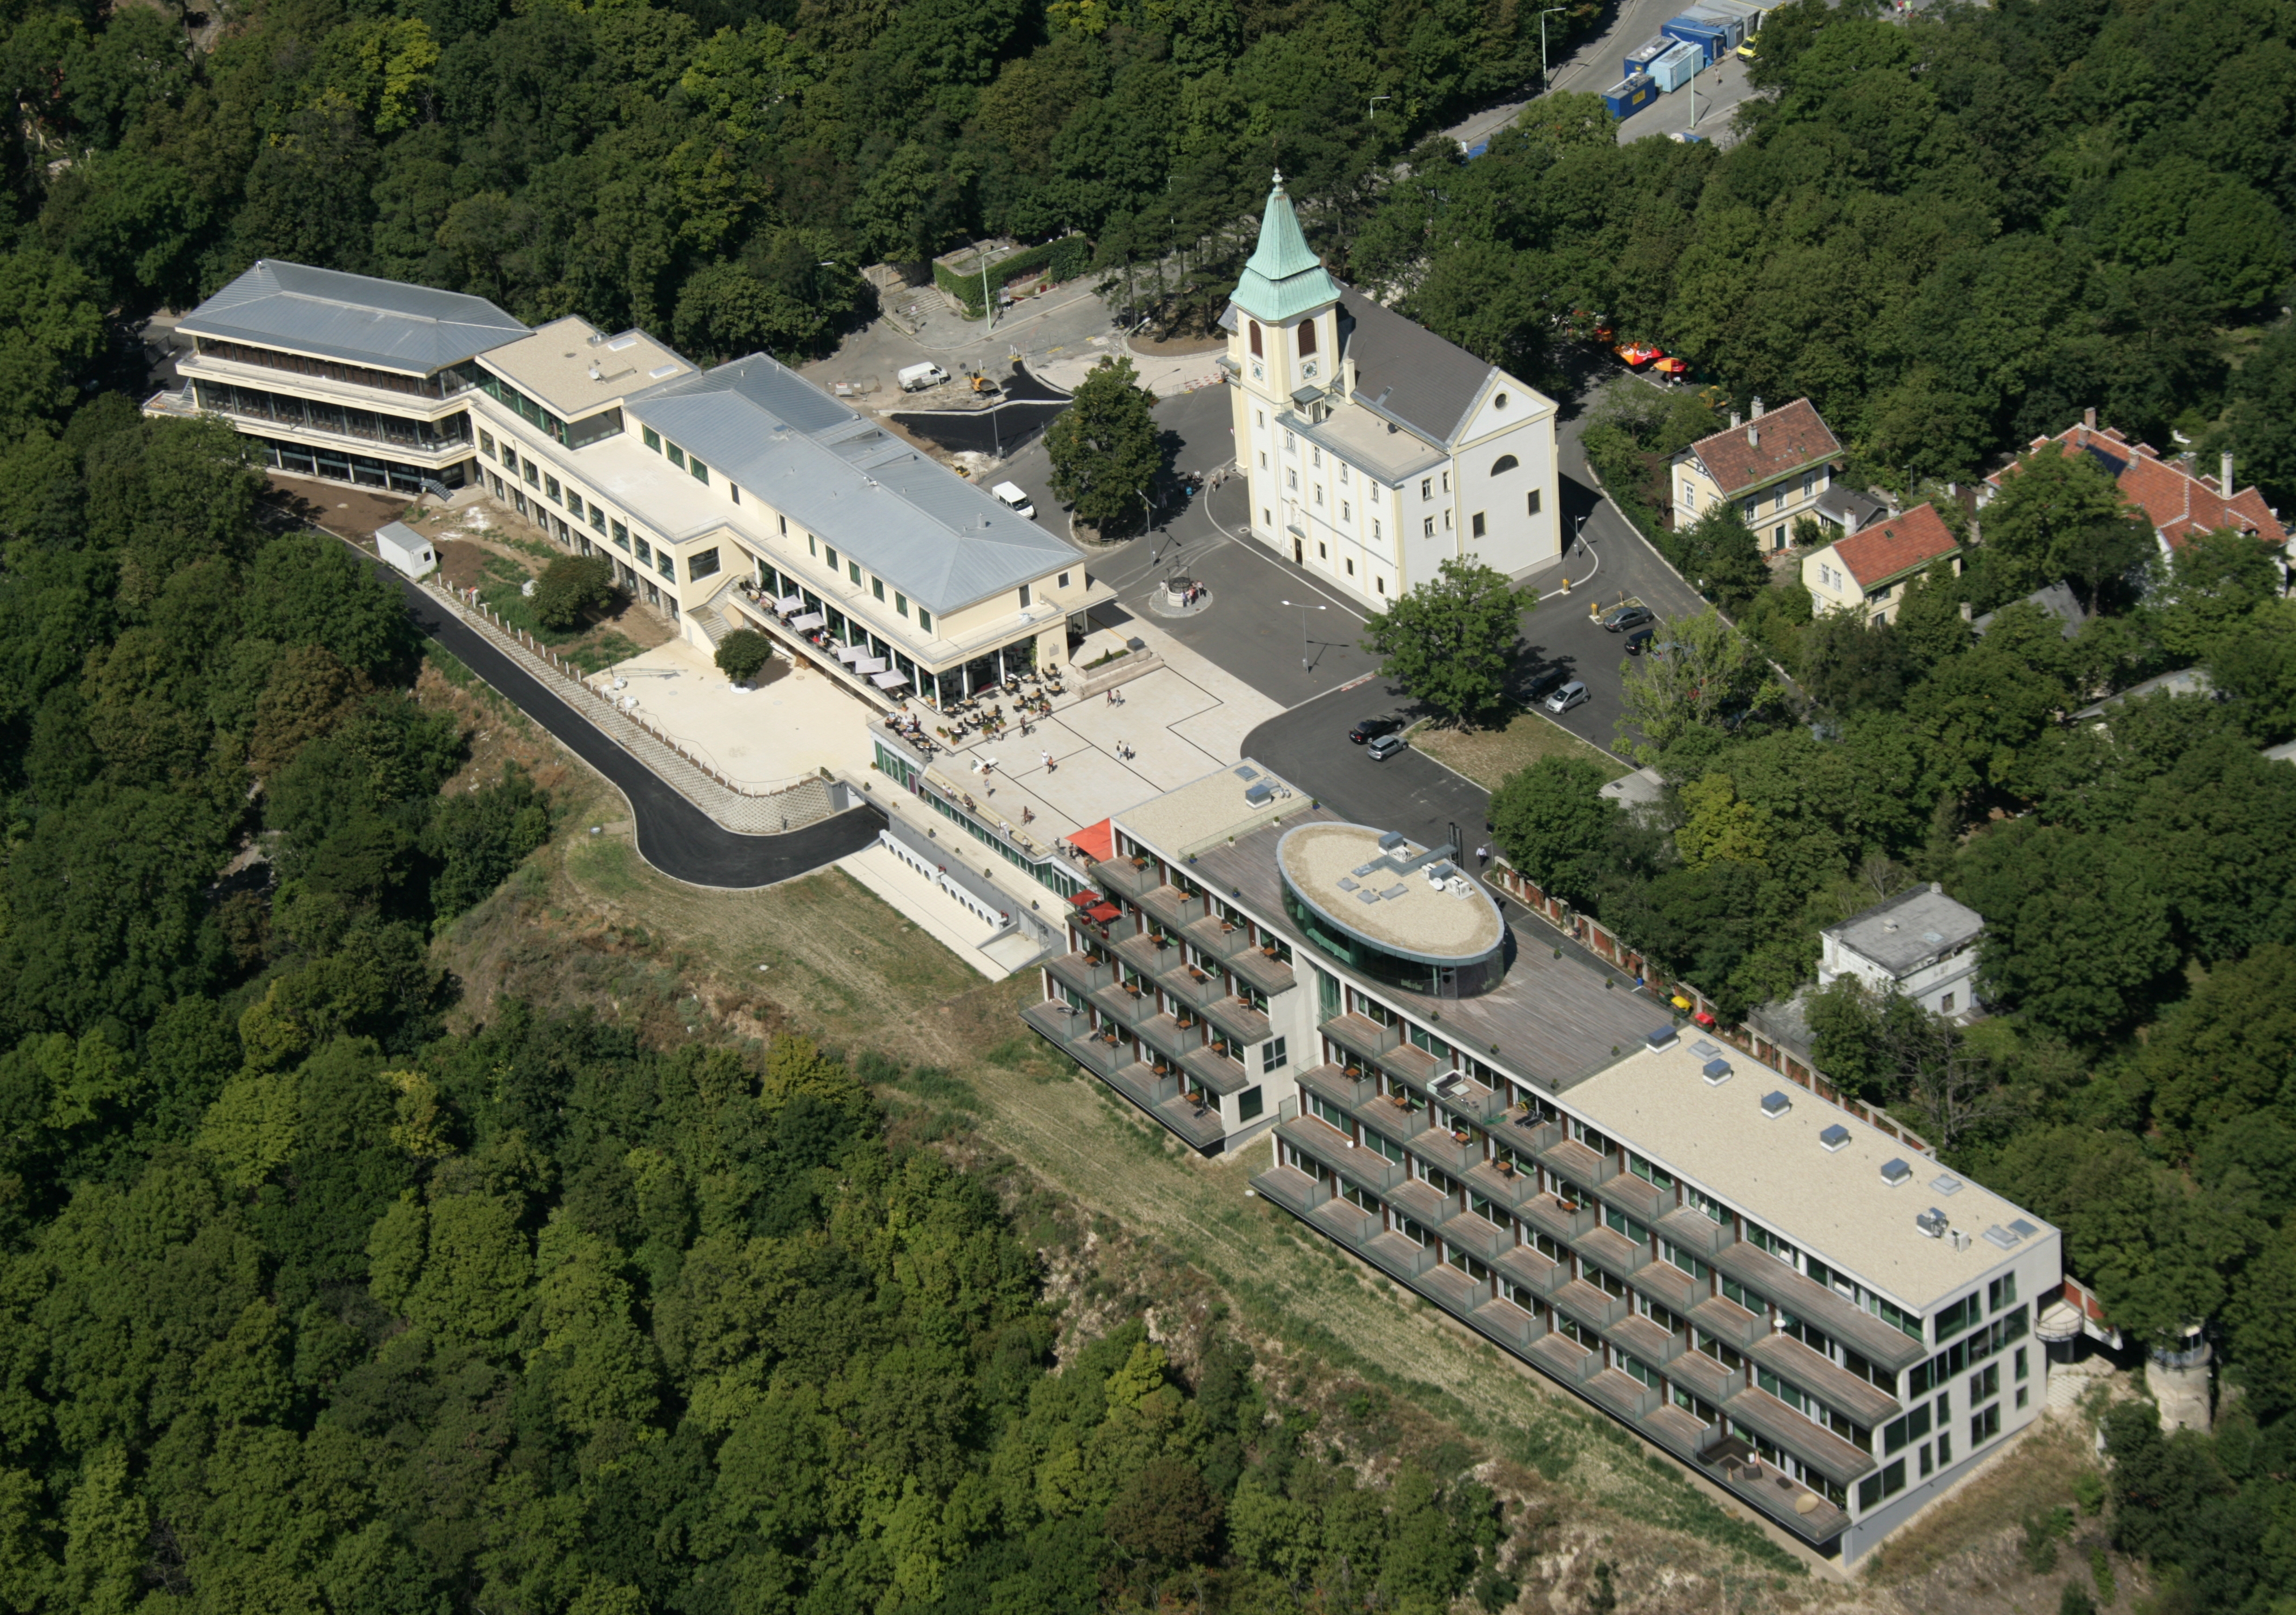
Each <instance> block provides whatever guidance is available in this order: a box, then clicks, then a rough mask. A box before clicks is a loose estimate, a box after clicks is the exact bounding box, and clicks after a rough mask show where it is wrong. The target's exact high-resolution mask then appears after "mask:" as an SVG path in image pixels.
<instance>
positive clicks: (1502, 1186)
mask: <svg viewBox="0 0 2296 1615" xmlns="http://www.w3.org/2000/svg"><path fill="white" fill-rule="evenodd" d="M1462 1181H1464V1183H1465V1184H1466V1185H1467V1187H1469V1188H1470V1189H1472V1190H1473V1191H1474V1192H1475V1193H1478V1194H1480V1195H1481V1196H1482V1197H1483V1198H1484V1199H1485V1200H1487V1201H1492V1202H1493V1203H1494V1204H1497V1205H1501V1206H1505V1207H1506V1208H1507V1209H1509V1210H1510V1211H1512V1210H1513V1209H1516V1208H1517V1207H1519V1206H1521V1204H1522V1203H1523V1202H1524V1201H1528V1200H1530V1199H1533V1198H1535V1197H1536V1196H1537V1195H1538V1192H1539V1190H1538V1174H1537V1173H1536V1172H1527V1171H1523V1170H1521V1169H1519V1168H1513V1169H1511V1168H1508V1167H1507V1165H1506V1163H1505V1162H1504V1161H1499V1160H1484V1161H1478V1162H1476V1163H1475V1165H1474V1166H1473V1167H1472V1168H1470V1169H1469V1170H1468V1171H1467V1172H1466V1173H1465V1175H1464V1178H1463V1180H1462Z"/></svg>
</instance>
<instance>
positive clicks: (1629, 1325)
mask: <svg viewBox="0 0 2296 1615" xmlns="http://www.w3.org/2000/svg"><path fill="white" fill-rule="evenodd" d="M1610 1336H1611V1344H1612V1345H1614V1346H1618V1347H1620V1348H1623V1349H1625V1350H1628V1351H1630V1352H1632V1353H1634V1355H1635V1356H1636V1357H1639V1358H1641V1359H1642V1360H1643V1361H1644V1362H1645V1363H1648V1364H1649V1365H1651V1366H1652V1367H1653V1368H1663V1367H1665V1366H1666V1365H1668V1364H1669V1363H1671V1362H1673V1361H1674V1360H1675V1358H1677V1357H1680V1356H1681V1355H1682V1354H1683V1353H1684V1352H1685V1351H1688V1350H1689V1349H1690V1337H1689V1333H1688V1332H1687V1331H1682V1332H1676V1331H1670V1330H1668V1329H1666V1328H1665V1327H1663V1326H1662V1325H1661V1324H1657V1323H1656V1322H1654V1321H1652V1319H1650V1318H1646V1317H1644V1316H1642V1315H1641V1314H1640V1313H1635V1314H1633V1315H1631V1316H1627V1317H1623V1318H1620V1320H1619V1321H1618V1322H1617V1323H1616V1324H1612V1325H1611V1330H1610Z"/></svg>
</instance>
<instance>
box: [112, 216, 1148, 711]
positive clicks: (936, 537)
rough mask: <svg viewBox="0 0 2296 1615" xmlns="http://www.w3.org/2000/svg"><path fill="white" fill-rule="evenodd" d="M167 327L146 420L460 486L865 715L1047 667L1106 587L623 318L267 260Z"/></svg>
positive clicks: (412, 486) (1070, 560)
mask: <svg viewBox="0 0 2296 1615" xmlns="http://www.w3.org/2000/svg"><path fill="white" fill-rule="evenodd" d="M177 330H178V332H180V333H181V334H182V335H183V336H185V337H188V338H189V339H190V340H191V342H192V344H193V350H192V352H190V353H189V354H187V355H184V356H183V357H180V358H179V359H178V361H177V365H176V368H177V372H178V373H179V374H180V375H181V376H182V377H183V378H184V387H183V389H180V390H178V391H174V392H162V393H160V394H159V395H158V396H156V397H155V398H152V400H151V401H150V402H148V403H147V404H146V405H145V406H144V409H145V413H147V414H159V415H165V414H215V415H218V416H220V417H221V418H223V419H225V420H226V421H228V422H231V423H232V425H233V426H234V427H235V428H236V429H237V430H239V431H241V432H242V433H243V434H244V435H246V436H247V437H248V438H250V439H251V440H253V441H254V442H256V443H257V444H258V445H259V446H260V447H261V449H262V453H263V455H264V458H265V460H266V463H268V464H269V465H271V466H272V467H273V468H274V469H275V470H277V471H285V472H290V473H292V474H295V475H300V476H316V477H322V478H327V479H332V480H337V481H341V482H347V483H351V484H355V485H358V486H365V487H369V488H378V489H389V490H392V491H397V492H400V493H406V494H408V495H413V494H415V493H419V492H422V491H423V490H425V489H429V490H430V491H434V492H440V493H446V492H451V491H453V490H455V489H458V488H466V487H469V486H471V484H473V483H476V484H478V485H479V486H480V487H482V488H484V489H485V491H486V494H487V496H488V497H490V498H492V499H493V500H495V501H496V502H498V503H499V504H502V505H504V506H505V507H507V508H509V509H512V510H514V511H515V512H518V513H519V514H520V515H521V516H522V517H524V518H526V519H527V520H528V521H531V522H533V523H534V524H535V525H536V526H537V527H538V528H541V529H543V530H544V531H545V532H547V533H549V534H550V535H551V537H553V538H554V539H555V540H556V541H557V542H558V543H559V544H561V545H564V546H565V547H566V548H567V549H568V550H570V551H571V552H574V553H581V554H598V555H603V556H606V557H607V558H608V559H610V560H611V562H613V564H614V569H615V573H616V576H617V578H619V580H620V582H621V584H622V586H623V587H624V588H626V589H627V590H628V591H630V592H631V593H632V594H635V595H636V596H638V597H639V598H641V599H643V600H644V602H645V603H647V604H648V605H649V606H651V607H652V608H654V609H655V610H657V611H660V612H662V613H663V614H664V615H665V616H667V617H668V618H669V619H671V620H672V621H673V622H675V623H676V625H677V627H678V629H679V632H680V633H681V635H683V636H684V637H685V638H686V639H688V640H689V641H691V642H693V644H697V645H700V646H701V647H703V648H708V647H709V646H711V645H714V644H715V643H716V642H717V640H718V639H719V638H720V637H722V635H724V634H725V633H726V632H728V631H729V630H731V629H733V628H735V627H750V628H754V629H757V630H758V631H759V632H761V633H764V634H765V635H767V636H768V637H769V638H771V639H772V640H774V641H775V644H776V646H777V647H778V648H779V649H781V650H782V651H783V652H786V653H788V654H791V655H799V656H805V657H807V658H808V660H813V661H815V662H816V663H818V664H819V665H821V666H823V667H824V668H828V669H829V670H830V671H831V672H832V676H835V677H837V678H838V679H839V681H840V683H841V684H843V685H845V686H846V687H847V688H849V690H851V691H852V692H853V693H855V694H857V695H859V696H861V697H863V698H865V700H867V701H871V702H873V704H875V705H877V706H879V707H883V706H886V705H889V704H890V703H891V702H892V701H896V700H898V699H899V698H900V697H901V696H902V695H904V694H906V693H909V692H912V691H914V693H916V694H918V695H920V696H922V698H923V699H924V700H926V701H929V702H931V703H933V704H935V705H939V706H947V705H949V704H952V703H954V702H955V701H960V700H963V699H964V698H965V697H967V696H969V695H971V694H972V693H974V692H976V691H980V690H985V689H988V688H991V687H996V686H1001V685H1004V684H1005V682H1006V681H1008V680H1010V679H1013V678H1015V677H1017V676H1021V675H1022V674H1024V673H1026V672H1028V671H1029V670H1031V669H1034V668H1040V667H1050V666H1056V665H1058V664H1060V663H1062V662H1064V661H1065V660H1066V658H1067V652H1068V645H1069V643H1070V634H1071V632H1074V633H1077V634H1078V635H1080V634H1081V633H1082V632H1083V626H1084V618H1085V614H1086V613H1087V611H1088V610H1089V609H1090V608H1091V607H1092V606H1094V605H1095V604H1098V603H1101V602H1103V601H1106V600H1111V599H1112V598H1114V593H1115V592H1114V590H1112V589H1111V588H1110V587H1109V586H1107V585H1106V584H1104V583H1102V582H1100V581H1099V580H1097V579H1095V578H1093V577H1092V576H1091V574H1090V573H1089V572H1088V571H1087V570H1086V565H1085V558H1084V556H1083V554H1082V553H1081V552H1079V551H1078V549H1077V548H1076V547H1075V546H1074V545H1070V543H1068V541H1067V540H1066V539H1064V538H1062V537H1060V536H1058V535H1057V534H1054V533H1051V532H1048V531H1046V529H1043V528H1041V527H1039V526H1037V524H1036V523H1035V522H1034V521H1029V519H1027V518H1025V517H1022V516H1020V515H1018V514H1016V513H1014V512H1012V511H1010V510H1008V509H1006V508H1005V506H1004V505H1003V504H999V503H998V502H997V501H996V499H995V498H994V497H993V496H990V495H989V494H988V491H987V490H986V489H983V488H977V487H975V486H974V485H973V484H972V483H971V482H968V481H966V480H964V478H963V477H960V476H958V475H957V474H956V473H955V472H954V471H949V470H948V469H947V467H945V466H943V465H941V464H939V463H937V462H935V461H933V460H932V459H931V458H929V457H928V456H926V455H923V454H922V453H921V452H919V451H918V450H917V449H915V448H914V447H911V446H910V445H909V444H908V443H907V442H906V440H904V439H901V438H899V437H898V436H896V435H895V434H894V433H892V432H891V431H890V430H887V429H886V428H885V427H884V426H882V425H881V424H879V423H877V422H874V421H873V420H871V419H870V418H869V417H867V416H865V415H863V414H859V413H858V412H857V411H855V410H853V409H852V408H850V407H849V406H846V405H845V404H842V403H840V402H839V401H838V400H837V399H835V398H832V397H830V396H829V394H828V393H826V392H825V391H824V390H823V389H821V388H819V387H817V386H816V385H815V384H814V383H813V382H811V381H807V380H806V379H805V378H804V377H802V376H799V375H798V374H797V373H795V372H793V371H791V370H790V369H789V368H787V367H786V366H784V365H781V364H780V363H778V362H777V361H775V359H773V358H771V357H768V356H767V355H764V354H752V355H750V357H746V358H742V359H736V360H734V361H732V362H731V363H728V364H726V365H718V366H717V367H715V368H713V369H708V370H704V369H702V368H701V367H699V366H697V365H694V364H693V363H692V362H691V361H690V360H688V359H686V358H685V357H682V356H680V355H679V354H677V353H676V352H675V351H673V350H672V349H670V348H668V347H666V346H664V345H663V344H661V343H660V342H658V341H656V340H654V339H653V338H652V337H650V336H648V335H646V334H645V333H644V332H637V331H627V332H618V333H617V332H603V331H601V330H599V329H597V328H596V327H594V326H593V325H591V324H589V323H588V322H587V321H586V320H583V319H580V318H578V317H573V316H569V317H567V318H564V319H560V320H555V321H553V322H551V323H550V324H546V325H544V326H541V327H539V328H537V329H529V327H527V326H526V325H524V324H521V322H519V321H517V320H515V319H513V318H512V317H511V316H509V315H507V314H504V312H503V311H502V310H501V309H499V308H496V307H495V306H494V305H493V304H491V303H489V302H487V301H486V300H485V299H481V298H472V297H465V296H463V295H461V294H459V293H455V292H446V291H435V290H433V289H431V288H429V287H422V286H409V285H405V284H402V283H398V282H394V281H384V280H376V279H373V278H371V277H368V276H365V275H344V274H341V273H339V272H337V271H333V270H326V269H314V268H310V267H307V266H302V265H297V264H283V263H275V262H270V261H265V262H259V263H258V264H256V265H255V266H253V267H252V268H250V269H249V270H248V271H247V273H246V274H244V275H241V276H240V277H239V278H238V279H237V280H235V281H234V282H233V283H231V284H230V285H229V286H227V287H225V289H224V290H223V291H220V292H218V293H217V294H216V296H214V297H212V298H210V299H208V300H207V301H206V302H204V303H202V304H201V306H200V307H198V308H196V309H194V310H193V312H192V313H191V314H190V315H189V316H185V318H184V320H183V321H182V322H181V324H179V325H178V327H177Z"/></svg>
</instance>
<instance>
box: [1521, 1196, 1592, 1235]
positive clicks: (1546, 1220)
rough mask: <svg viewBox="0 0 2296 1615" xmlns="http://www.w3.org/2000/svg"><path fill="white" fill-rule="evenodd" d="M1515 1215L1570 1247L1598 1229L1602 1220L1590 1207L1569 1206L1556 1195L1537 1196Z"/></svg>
mask: <svg viewBox="0 0 2296 1615" xmlns="http://www.w3.org/2000/svg"><path fill="white" fill-rule="evenodd" d="M1515 1214H1516V1215H1517V1216H1518V1217H1521V1218H1522V1220H1523V1221H1524V1222H1526V1223H1528V1224H1529V1225H1530V1226H1531V1227H1533V1228H1535V1229H1537V1230H1538V1232H1539V1233H1541V1234H1546V1236H1547V1237H1548V1238H1550V1239H1554V1240H1559V1241H1561V1242H1562V1243H1563V1244H1566V1245H1567V1244H1569V1243H1570V1242H1571V1241H1573V1240H1575V1239H1577V1238H1578V1237H1579V1235H1580V1234H1585V1233H1587V1232H1588V1231H1589V1230H1590V1229H1592V1228H1594V1227H1595V1226H1596V1224H1597V1223H1598V1222H1600V1220H1601V1219H1600V1218H1599V1217H1596V1216H1595V1208H1594V1207H1592V1206H1589V1205H1585V1204H1580V1205H1578V1206H1566V1205H1564V1204H1563V1203H1562V1201H1559V1200H1557V1199H1555V1198H1554V1196H1553V1195H1552V1194H1535V1195H1533V1196H1531V1198H1530V1199H1529V1200H1527V1201H1523V1202H1522V1203H1521V1205H1520V1206H1518V1207H1516V1208H1515Z"/></svg>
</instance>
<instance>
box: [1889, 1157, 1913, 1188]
mask: <svg viewBox="0 0 2296 1615" xmlns="http://www.w3.org/2000/svg"><path fill="white" fill-rule="evenodd" d="M1913 1176H1914V1169H1913V1168H1911V1167H1909V1166H1907V1164H1906V1162H1905V1160H1904V1158H1903V1157H1902V1156H1897V1155H1892V1156H1891V1157H1890V1159H1889V1160H1885V1161H1883V1162H1882V1182H1883V1183H1885V1184H1887V1185H1890V1187H1891V1188H1892V1189H1894V1188H1897V1187H1898V1185H1901V1184H1907V1183H1910V1182H1912V1181H1913Z"/></svg>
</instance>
